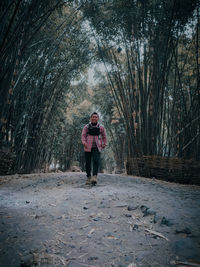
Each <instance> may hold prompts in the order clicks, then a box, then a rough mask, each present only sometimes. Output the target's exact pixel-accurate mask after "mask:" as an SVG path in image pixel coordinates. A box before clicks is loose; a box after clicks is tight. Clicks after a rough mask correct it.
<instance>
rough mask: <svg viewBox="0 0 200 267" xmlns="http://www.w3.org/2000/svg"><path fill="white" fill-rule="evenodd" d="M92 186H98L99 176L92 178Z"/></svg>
mask: <svg viewBox="0 0 200 267" xmlns="http://www.w3.org/2000/svg"><path fill="white" fill-rule="evenodd" d="M91 184H92V185H96V184H97V176H96V175H94V176H92V179H91Z"/></svg>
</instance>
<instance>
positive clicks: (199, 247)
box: [0, 172, 200, 267]
mask: <svg viewBox="0 0 200 267" xmlns="http://www.w3.org/2000/svg"><path fill="white" fill-rule="evenodd" d="M0 266H5V267H10V266H14V267H15V266H68V267H81V266H82V267H83V266H102V267H109V266H117V267H122V266H126V267H133V266H145V267H146V266H200V187H197V186H186V185H178V184H172V183H167V182H162V181H158V180H152V179H146V178H139V177H131V176H126V175H113V174H112V175H109V174H100V175H99V178H98V185H97V186H95V187H90V186H86V185H85V174H84V173H69V172H68V173H55V174H30V175H12V176H7V177H0Z"/></svg>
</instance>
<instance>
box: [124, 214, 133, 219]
mask: <svg viewBox="0 0 200 267" xmlns="http://www.w3.org/2000/svg"><path fill="white" fill-rule="evenodd" d="M124 216H125V217H128V218H130V217H132V215H131V214H124Z"/></svg>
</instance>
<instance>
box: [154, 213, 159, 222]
mask: <svg viewBox="0 0 200 267" xmlns="http://www.w3.org/2000/svg"><path fill="white" fill-rule="evenodd" d="M158 220H159V218H158V216H157V215H156V214H155V215H154V218H153V222H154V223H157V222H158Z"/></svg>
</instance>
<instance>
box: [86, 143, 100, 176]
mask: <svg viewBox="0 0 200 267" xmlns="http://www.w3.org/2000/svg"><path fill="white" fill-rule="evenodd" d="M99 159H100V152H99V150H98V148H97V147H94V148H92V150H91V152H85V161H86V173H87V177H89V176H91V160H92V161H93V175H97V173H98V168H99Z"/></svg>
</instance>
